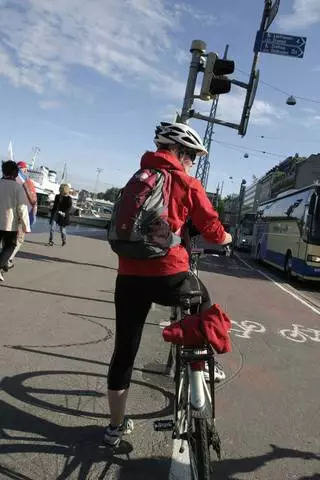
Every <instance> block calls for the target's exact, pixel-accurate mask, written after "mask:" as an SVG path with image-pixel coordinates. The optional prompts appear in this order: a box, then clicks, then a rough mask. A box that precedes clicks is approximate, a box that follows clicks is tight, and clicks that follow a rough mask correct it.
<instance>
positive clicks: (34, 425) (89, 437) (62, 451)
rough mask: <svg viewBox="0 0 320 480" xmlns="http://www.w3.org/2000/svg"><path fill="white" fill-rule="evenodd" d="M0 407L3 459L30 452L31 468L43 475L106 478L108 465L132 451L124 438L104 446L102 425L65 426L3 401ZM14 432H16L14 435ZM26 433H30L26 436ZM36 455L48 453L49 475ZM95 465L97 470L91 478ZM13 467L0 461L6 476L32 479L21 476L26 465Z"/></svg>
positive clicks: (61, 478) (62, 479)
mask: <svg viewBox="0 0 320 480" xmlns="http://www.w3.org/2000/svg"><path fill="white" fill-rule="evenodd" d="M0 409H1V417H2V418H1V437H2V440H7V442H8V443H7V444H4V443H2V446H1V453H2V454H3V455H7V457H5V458H6V460H8V458H9V455H14V454H22V453H23V454H31V455H32V457H31V459H32V471H36V468H37V467H38V469H39V471H40V472H41V473H40V475H41V474H42V475H43V473H46V478H52V479H54V480H65V479H67V478H70V477H71V476H72V478H78V479H79V480H80V479H81V480H85V479H87V478H89V477H88V475H91V477H90V478H97V479H98V478H101V479H103V478H108V476H107V472H108V471H109V470H110V468H111V466H112V465H113V464H117V465H122V463H123V462H124V461H125V460H123V459H121V458H118V457H117V455H125V456H127V458H128V455H129V453H131V452H132V450H133V449H132V446H131V445H130V444H129V443H128V442H125V441H123V442H121V444H120V445H119V447H118V448H115V449H113V448H109V447H107V446H105V445H104V444H103V432H104V428H103V427H99V426H84V427H64V426H62V425H57V424H55V423H53V422H50V421H48V420H45V419H43V418H39V417H37V416H35V415H32V414H31V413H28V412H26V411H23V410H20V409H18V408H17V407H15V406H13V405H9V404H7V403H5V402H1V403H0ZM8 432H10V433H8ZM11 432H14V433H11ZM17 432H19V433H18V434H17ZM25 434H29V437H28V436H27V435H25ZM37 437H38V438H37ZM22 442H23V443H22ZM37 454H39V455H41V454H45V455H46V457H44V458H47V455H50V459H48V458H47V460H46V461H45V465H46V466H47V468H48V469H50V472H51V474H52V476H50V477H48V476H47V472H45V470H46V468H45V467H44V463H43V460H44V458H41V457H39V458H38V457H37ZM11 461H12V459H11ZM23 463H25V462H23ZM37 463H38V465H37ZM98 465H99V472H96V473H97V475H96V476H93V477H92V474H93V475H94V470H95V469H96V467H97V466H98ZM14 468H15V469H12V466H11V465H10V467H9V466H8V465H3V464H2V465H0V473H3V474H5V475H6V478H12V479H16V480H35V477H34V478H33V479H31V478H30V477H28V476H26V475H24V473H25V470H26V465H23V470H24V472H23V473H20V472H19V467H17V468H16V467H14ZM76 470H78V473H77V477H75V476H73V474H75V471H76ZM37 478H40V476H37Z"/></svg>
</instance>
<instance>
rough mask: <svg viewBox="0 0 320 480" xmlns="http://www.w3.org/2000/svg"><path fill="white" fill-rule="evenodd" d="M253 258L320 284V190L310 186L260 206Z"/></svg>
mask: <svg viewBox="0 0 320 480" xmlns="http://www.w3.org/2000/svg"><path fill="white" fill-rule="evenodd" d="M252 256H253V257H254V258H255V259H256V260H258V261H262V262H266V263H269V264H270V265H273V266H274V267H277V268H279V269H281V270H283V271H285V272H286V274H287V276H288V278H290V277H292V276H295V277H300V278H302V279H306V280H320V187H319V186H318V185H311V186H309V187H306V188H302V189H300V190H295V191H293V192H291V193H288V194H283V195H282V196H281V197H278V198H276V199H273V200H269V201H268V202H264V203H262V204H261V205H259V208H258V212H257V219H256V223H255V226H254V232H253V239H252Z"/></svg>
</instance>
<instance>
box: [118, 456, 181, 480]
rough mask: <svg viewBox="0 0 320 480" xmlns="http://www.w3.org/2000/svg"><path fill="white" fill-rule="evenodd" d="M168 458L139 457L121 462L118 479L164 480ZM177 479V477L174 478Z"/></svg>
mask: <svg viewBox="0 0 320 480" xmlns="http://www.w3.org/2000/svg"><path fill="white" fill-rule="evenodd" d="M170 465H171V460H170V459H169V458H141V459H139V460H129V461H127V462H123V463H122V466H121V468H120V475H119V477H118V479H119V480H149V479H150V478H152V480H165V479H167V478H169V469H170ZM176 480H179V479H176Z"/></svg>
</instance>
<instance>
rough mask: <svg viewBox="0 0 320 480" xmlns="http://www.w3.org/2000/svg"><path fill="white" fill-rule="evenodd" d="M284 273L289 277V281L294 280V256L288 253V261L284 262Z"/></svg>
mask: <svg viewBox="0 0 320 480" xmlns="http://www.w3.org/2000/svg"><path fill="white" fill-rule="evenodd" d="M284 272H285V274H286V276H287V279H288V281H289V282H290V281H291V280H292V254H291V252H287V255H286V260H285V262H284Z"/></svg>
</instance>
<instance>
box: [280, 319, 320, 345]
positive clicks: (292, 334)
mask: <svg viewBox="0 0 320 480" xmlns="http://www.w3.org/2000/svg"><path fill="white" fill-rule="evenodd" d="M279 333H280V335H282V336H283V337H284V338H286V339H287V340H292V341H293V342H299V343H304V342H306V341H307V340H308V339H309V340H312V341H313V342H320V330H315V329H314V328H306V327H304V326H303V325H298V324H296V323H293V324H292V330H289V329H286V328H285V329H283V330H280V332H279Z"/></svg>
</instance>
